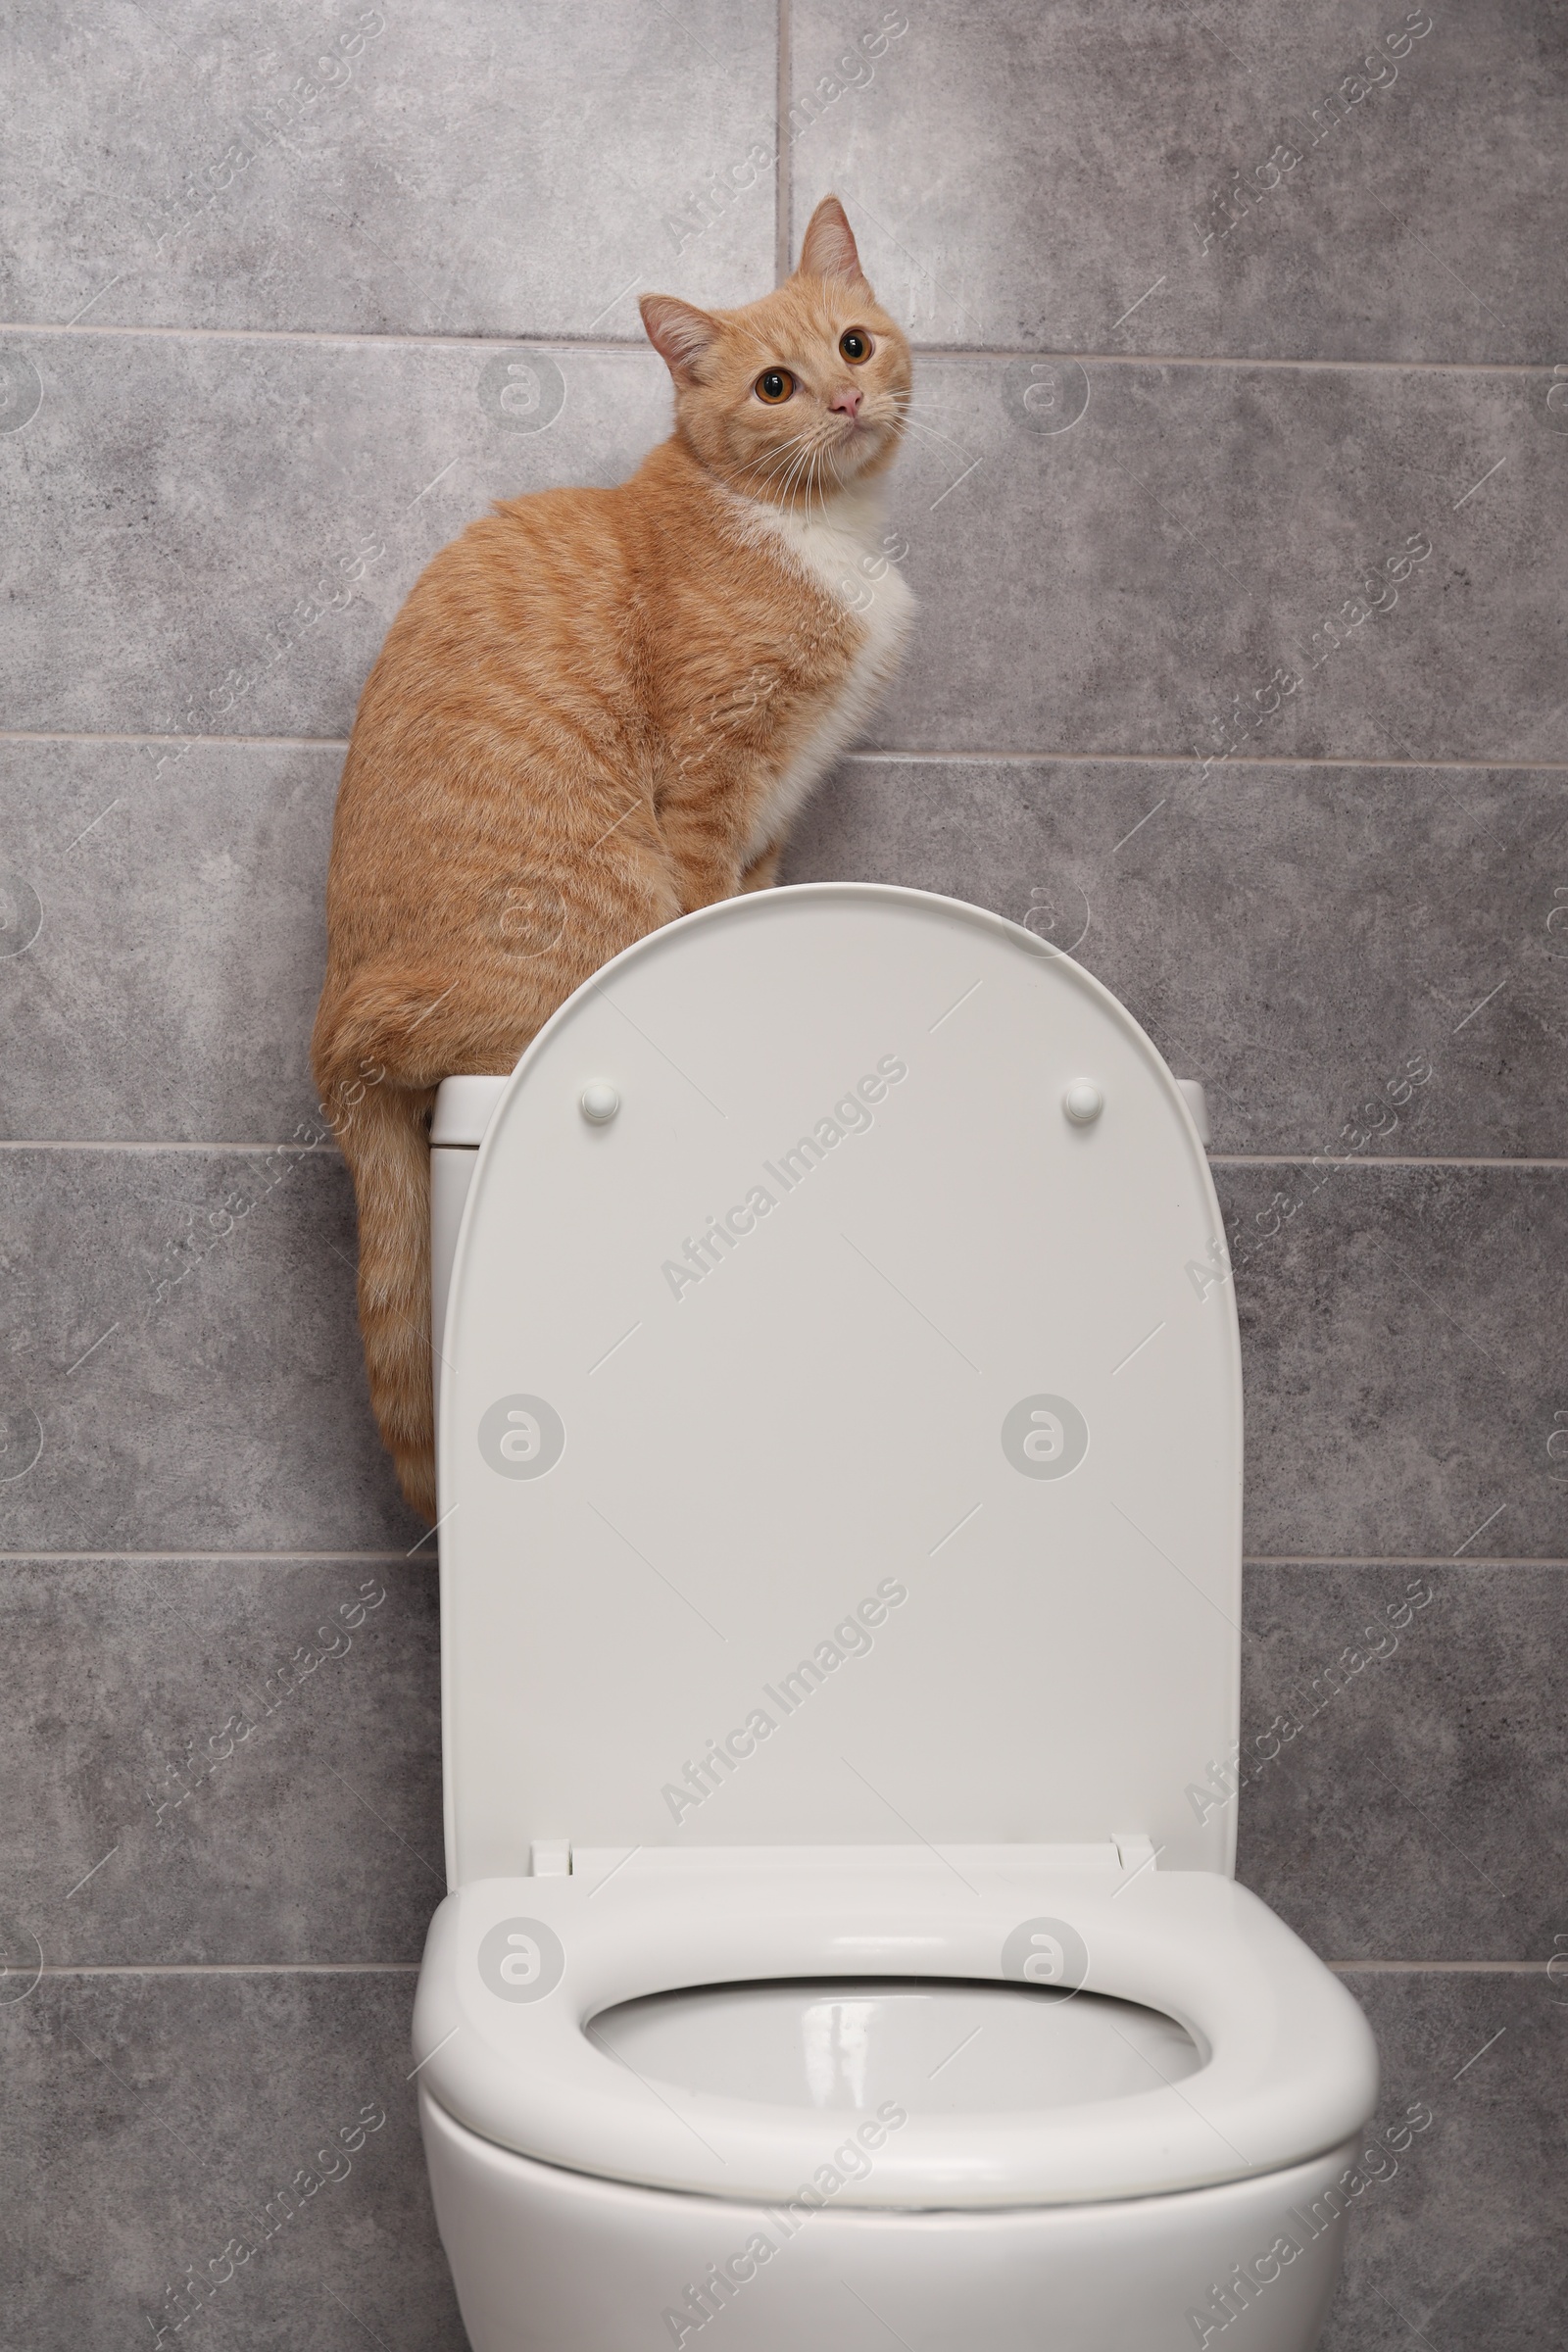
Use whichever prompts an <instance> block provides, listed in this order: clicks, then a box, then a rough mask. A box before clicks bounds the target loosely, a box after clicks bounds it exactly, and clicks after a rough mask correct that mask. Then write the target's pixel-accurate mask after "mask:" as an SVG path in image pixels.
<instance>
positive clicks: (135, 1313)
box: [0, 1144, 424, 1551]
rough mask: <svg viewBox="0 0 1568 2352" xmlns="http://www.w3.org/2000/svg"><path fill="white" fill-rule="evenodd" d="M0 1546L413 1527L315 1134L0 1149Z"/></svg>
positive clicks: (103, 1545) (343, 1204)
mask: <svg viewBox="0 0 1568 2352" xmlns="http://www.w3.org/2000/svg"><path fill="white" fill-rule="evenodd" d="M0 1267H3V1269H4V1277H5V1289H6V1305H7V1310H8V1311H7V1320H6V1327H5V1335H4V1342H5V1351H6V1352H5V1356H4V1373H3V1382H4V1388H5V1394H6V1405H5V1408H4V1412H3V1414H0V1427H3V1430H4V1446H3V1451H0V1461H3V1463H4V1466H5V1470H6V1474H7V1475H6V1480H5V1482H4V1483H3V1484H0V1551H32V1550H70V1551H107V1550H116V1549H125V1550H133V1551H158V1550H160V1549H163V1548H166V1547H167V1548H168V1549H171V1550H179V1551H240V1550H257V1551H271V1550H316V1551H336V1550H351V1551H359V1550H364V1549H368V1548H379V1547H384V1546H386V1547H390V1546H399V1547H406V1546H407V1545H409V1544H413V1543H415V1542H416V1541H417V1538H418V1537H420V1536H421V1535H422V1534H423V1533H424V1530H423V1528H422V1526H421V1525H420V1523H419V1522H418V1521H417V1519H415V1517H414V1516H413V1514H412V1513H411V1512H410V1511H408V1510H407V1509H406V1508H405V1506H404V1505H403V1504H402V1502H401V1501H399V1500H398V1498H397V1495H396V1491H395V1488H394V1485H393V1481H392V1475H391V1471H390V1469H389V1467H388V1466H387V1464H386V1461H385V1459H384V1457H383V1455H382V1452H381V1447H380V1445H379V1442H378V1440H377V1438H376V1435H375V1431H374V1427H373V1424H372V1423H371V1420H370V1416H369V1409H368V1403H367V1401H366V1394H365V1379H364V1373H363V1369H362V1366H361V1361H360V1350H359V1339H358V1333H357V1329H356V1323H355V1311H354V1267H355V1236H354V1211H353V1201H352V1196H351V1188H350V1185H349V1178H348V1171H347V1169H346V1168H345V1167H344V1166H343V1163H342V1161H341V1160H340V1159H339V1158H338V1156H337V1152H336V1149H335V1147H333V1146H332V1145H330V1144H327V1145H324V1146H322V1147H320V1148H318V1149H311V1148H310V1147H295V1148H294V1149H292V1150H289V1149H284V1148H279V1149H278V1150H276V1151H275V1152H270V1153H261V1152H253V1153H245V1154H240V1153H223V1152H212V1153H208V1152H156V1151H153V1152H149V1151H104V1152H100V1151H56V1152H48V1151H38V1152H35V1151H30V1150H26V1149H15V1150H10V1151H6V1152H0Z"/></svg>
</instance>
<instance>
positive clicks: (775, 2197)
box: [414, 1845, 1377, 2210]
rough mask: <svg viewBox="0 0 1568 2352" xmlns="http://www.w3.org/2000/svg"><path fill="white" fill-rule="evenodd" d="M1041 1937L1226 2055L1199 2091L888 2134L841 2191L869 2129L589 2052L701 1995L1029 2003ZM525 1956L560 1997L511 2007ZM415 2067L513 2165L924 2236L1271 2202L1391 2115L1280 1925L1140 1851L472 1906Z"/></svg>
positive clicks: (701, 1856) (565, 1891) (714, 1866)
mask: <svg viewBox="0 0 1568 2352" xmlns="http://www.w3.org/2000/svg"><path fill="white" fill-rule="evenodd" d="M1063 1926H1065V1927H1066V1929H1067V1930H1068V1935H1067V1936H1065V1937H1062V1936H1059V1934H1057V1932H1058V1931H1059V1930H1060V1929H1061V1928H1062V1927H1063ZM1022 1927H1044V1928H1049V1929H1050V1930H1051V1932H1052V1933H1053V1934H1056V1935H1057V1947H1058V1948H1059V1947H1061V1946H1066V1947H1067V1948H1068V1949H1069V1951H1070V1950H1071V1949H1072V1948H1074V1947H1073V1946H1072V1942H1071V1938H1072V1937H1073V1936H1077V1937H1078V1938H1079V1939H1081V1945H1082V1948H1083V1951H1084V1954H1085V1958H1084V1961H1083V1963H1082V1966H1081V1970H1075V1971H1074V1973H1081V1976H1082V1984H1083V1986H1084V1988H1085V1989H1087V1990H1089V1991H1092V1992H1099V1993H1105V1994H1109V1995H1112V1996H1116V1997H1119V1998H1121V1999H1123V2000H1127V2001H1133V2002H1137V2003H1140V2004H1141V2005H1143V2006H1144V2007H1146V2008H1150V2009H1153V2010H1156V2011H1160V2012H1163V2013H1164V2014H1165V2015H1166V2016H1169V2017H1171V2018H1174V2019H1175V2020H1176V2022H1177V2023H1178V2024H1179V2025H1180V2026H1182V2027H1183V2028H1184V2029H1185V2030H1186V2031H1187V2033H1188V2034H1190V2035H1191V2036H1192V2037H1193V2039H1194V2040H1195V2041H1196V2042H1197V2044H1198V2046H1199V2048H1200V2051H1201V2053H1202V2054H1203V2057H1204V2063H1203V2064H1201V2067H1200V2069H1199V2071H1198V2072H1197V2073H1196V2074H1191V2075H1189V2076H1188V2077H1187V2078H1186V2080H1185V2081H1183V2082H1180V2083H1179V2084H1178V2083H1169V2084H1166V2083H1156V2084H1155V2085H1153V2086H1152V2088H1151V2089H1150V2090H1149V2091H1148V2092H1147V2093H1138V2094H1134V2095H1122V2096H1113V2097H1107V2098H1103V2099H1100V2100H1096V2101H1086V2102H1081V2103H1079V2104H1076V2105H1069V2106H1057V2107H1053V2108H1026V2109H1013V2110H991V2111H987V2112H985V2113H983V2114H982V2113H975V2114H959V2115H937V2114H929V2113H928V2114H923V2115H922V2114H908V2115H907V2120H906V2121H904V2122H903V2123H902V2124H893V2125H888V2124H887V2121H886V2116H885V2114H884V2117H883V2125H884V2129H883V2131H882V2133H881V2136H880V2139H879V2140H878V2144H877V2145H876V2147H875V2150H874V2154H873V2155H872V2159H871V2162H870V2165H869V2170H868V2171H866V2172H865V2173H864V2174H863V2175H862V2176H861V2177H859V2178H858V2179H857V2178H850V2179H846V2180H842V2181H841V2182H840V2184H839V2185H838V2186H837V2187H829V2185H828V2181H827V2180H826V2179H824V2178H823V2169H824V2168H827V2170H828V2172H829V2173H830V2174H834V2173H837V2172H839V2171H840V2170H842V2169H843V2168H835V2167H833V2164H832V2157H833V2150H834V2147H835V2144H837V2145H839V2146H841V2147H842V2146H844V2145H845V2144H846V2143H847V2141H848V2140H849V2139H850V2138H851V2136H852V2135H853V2134H854V2132H855V2131H856V2127H857V2120H858V2119H857V2118H856V2117H855V2116H853V2115H848V2114H846V2113H844V2112H843V2111H842V2110H839V2111H838V2112H836V2113H813V2112H811V2111H810V2110H809V2109H803V2108H801V2107H798V2106H790V2105H785V2104H782V2103H773V2102H767V2101H762V2100H753V2099H746V2098H726V2097H719V2096H715V2095H711V2094H707V2093H693V2092H687V2091H684V2090H682V2089H680V2088H679V2087H678V2086H676V2085H674V2084H670V2083H655V2082H652V2081H650V2080H649V2079H648V2078H646V2077H643V2076H641V2075H638V2074H635V2073H633V2072H632V2071H631V2070H630V2068H629V2067H628V2066H627V2065H626V2064H624V2063H622V2062H621V2061H619V2060H617V2059H616V2058H615V2057H614V2056H613V2055H612V2054H611V2052H610V2051H609V2049H608V2047H607V2046H606V2045H605V2043H604V2042H603V2041H602V2040H599V2039H596V2038H595V2037H594V2035H593V2034H592V2032H591V2030H590V2029H591V2027H592V2024H593V2021H594V2019H595V2018H596V2017H597V2016H598V2015H599V2014H600V2013H602V2012H603V2011H606V2010H608V2009H611V2008H613V2007H615V2006H617V2005H618V2004H619V2003H621V2002H624V2001H630V2000H635V1999H637V1998H638V1997H640V1996H642V1995H646V1994H650V1993H655V1992H660V1991H664V1990H669V1989H673V1988H675V1987H680V1986H695V1985H723V1984H742V1983H754V1982H756V1981H758V1980H760V1979H782V1978H790V1979H831V1980H834V1981H839V1980H843V1979H845V1978H854V1977H876V1978H889V1977H917V1978H921V1979H925V1980H931V1979H933V1978H938V1979H940V1978H952V1979H965V1980H986V1979H990V1980H993V1981H995V1980H1000V1979H1003V1978H1004V1977H1005V1976H1014V1977H1015V1976H1017V1975H1018V1973H1019V1972H1018V1970H1017V1968H1016V1967H1015V1966H1008V1965H1007V1964H1006V1963H1005V1959H1004V1950H1005V1947H1007V1946H1008V1945H1009V1938H1013V1937H1014V1936H1015V1932H1016V1931H1017V1930H1019V1929H1020V1928H1022ZM537 1931H543V1933H542V1934H539V1933H537ZM508 1932H511V1933H512V1934H513V1935H514V1936H528V1937H529V1938H530V1941H529V1943H528V1945H527V1947H526V1948H527V1950H528V1953H529V1958H528V1962H527V1964H526V1965H527V1967H529V1968H532V1969H533V1970H534V1974H533V1977H532V1979H531V1981H529V1980H527V1979H526V1978H525V1981H524V1982H522V1983H521V1984H517V1985H514V1986H513V1988H512V1989H511V1990H510V1991H508V1990H503V1989H501V1987H500V1985H499V1983H498V1980H497V1978H496V1973H495V1971H496V1961H495V1953H496V1951H497V1949H498V1948H500V1945H504V1943H505V1940H506V1936H507V1934H508ZM498 1938H499V1939H500V1942H499V1944H498V1940H497V1939H498ZM487 1939H488V1944H487ZM1012 1948H1013V1949H1016V1945H1015V1944H1014V1946H1013V1947H1012ZM487 1952H488V1957H487ZM485 1970H488V1975H487V1974H486V1973H483V1972H484V1971H485ZM414 2039H415V2055H416V2058H417V2061H418V2065H417V2073H418V2075H419V2079H420V2081H421V2082H422V2083H423V2085H424V2087H425V2089H426V2090H427V2092H428V2093H429V2095H430V2096H431V2097H432V2098H433V2099H434V2100H435V2101H436V2103H437V2104H438V2105H439V2106H440V2107H441V2108H442V2109H443V2110H445V2111H446V2113H447V2114H448V2115H449V2116H451V2117H453V2118H455V2119H456V2120H457V2121H458V2122H459V2123H461V2124H463V2125H466V2127H467V2128H468V2129H469V2130H470V2131H474V2132H476V2133H478V2134H479V2135H480V2136H481V2137H483V2138H485V2139H487V2140H490V2141H492V2142H494V2143H497V2144H499V2145H500V2146H502V2147H506V2148H511V2149H514V2150H515V2151H517V2152H518V2153H520V2154H523V2155H527V2156H531V2157H534V2158H536V2159H539V2160H541V2161H543V2162H544V2163H547V2164H551V2165H556V2166H559V2167H563V2168H564V2169H566V2170H569V2171H573V2172H578V2173H583V2174H588V2175H591V2176H595V2177H597V2178H600V2179H604V2180H622V2181H629V2182H633V2183H638V2184H642V2185H647V2186H651V2187H661V2188H666V2189H679V2190H685V2191H688V2192H696V2193H699V2194H703V2195H708V2196H715V2197H727V2198H732V2199H734V2198H750V2199H760V2200H762V2201H763V2202H765V2203H770V2204H783V2203H786V2202H789V2201H790V2200H792V2199H794V2198H796V2197H797V2195H798V2194H799V2192H800V2191H801V2189H802V2188H803V2187H806V2188H808V2189H809V2188H810V2186H811V2184H812V2182H813V2180H817V2182H818V2187H817V2191H816V2193H817V2195H818V2196H821V2195H823V2194H824V2193H825V2194H826V2196H827V2197H828V2199H829V2200H830V2201H831V2202H832V2203H833V2204H834V2205H835V2206H844V2207H848V2206H870V2207H881V2208H894V2209H904V2210H909V2209H918V2208H933V2207H935V2208H944V2207H949V2208H951V2207H971V2208H973V2207H981V2208H997V2207H1006V2206H1028V2205H1064V2204H1077V2203H1090V2202H1104V2201H1108V2200H1114V2199H1121V2198H1132V2197H1145V2196H1152V2195H1156V2194H1159V2193H1161V2192H1168V2191H1172V2190H1179V2189H1187V2188H1198V2187H1202V2186H1207V2185H1210V2184H1213V2183H1219V2182H1224V2181H1234V2180H1250V2179H1253V2178H1256V2177H1258V2176H1261V2175H1265V2174H1267V2173H1269V2172H1274V2171H1281V2170H1284V2169H1286V2168H1288V2167H1290V2166H1292V2165H1295V2164H1298V2163H1300V2162H1302V2161H1304V2160H1306V2159H1307V2158H1310V2157H1313V2156H1316V2155H1318V2154H1320V2153H1322V2152H1324V2151H1326V2150H1329V2149H1332V2148H1335V2147H1336V2146H1339V2145H1340V2144H1341V2143H1343V2142H1344V2141H1345V2140H1346V2139H1347V2138H1348V2136H1349V2135H1350V2134H1351V2133H1353V2132H1354V2131H1357V2130H1358V2129H1359V2127H1360V2125H1361V2124H1362V2122H1363V2121H1364V2119H1365V2117H1366V2115H1367V2114H1368V2113H1369V2111H1370V2109H1371V2107H1372V2105H1373V2104H1374V2102H1375V2098H1376V2089H1377V2060H1376V2053H1375V2048H1374V2045H1373V2041H1372V2036H1371V2034H1370V2031H1369V2029H1368V2027H1367V2025H1366V2022H1365V2020H1364V2018H1363V2017H1362V2015H1361V2012H1360V2011H1359V2009H1358V2008H1357V2007H1356V2005H1355V2003H1354V2001H1353V2000H1352V1999H1351V1998H1350V1996H1349V1995H1348V1993H1347V1992H1346V1990H1345V1988H1344V1987H1343V1986H1342V1985H1340V1984H1339V1983H1338V1981H1337V1980H1336V1979H1335V1978H1334V1977H1333V1976H1332V1975H1331V1974H1330V1972H1329V1971H1328V1970H1327V1969H1326V1968H1325V1967H1324V1966H1323V1964H1322V1962H1321V1961H1319V1960H1318V1959H1317V1958H1316V1957H1315V1955H1314V1954H1313V1953H1311V1952H1310V1951H1309V1950H1308V1949H1307V1947H1306V1946H1305V1945H1304V1944H1302V1943H1301V1942H1300V1941H1299V1938H1298V1937H1297V1936H1295V1935H1293V1934H1292V1932H1291V1931H1290V1929H1288V1928H1287V1927H1286V1926H1285V1925H1284V1923H1283V1922H1282V1921H1281V1920H1279V1919H1278V1918H1276V1917H1275V1915H1274V1914H1273V1913H1272V1912H1271V1911H1270V1910H1269V1909H1268V1908H1267V1906H1266V1905H1265V1904H1263V1903H1261V1902H1260V1901H1259V1900H1258V1899H1257V1898H1256V1896H1254V1895H1252V1894H1251V1893H1250V1892H1249V1891H1248V1890H1247V1889H1246V1888H1245V1887H1238V1886H1236V1885H1235V1884H1234V1883H1233V1882H1231V1881H1229V1880H1227V1879H1224V1878H1222V1877H1220V1876H1218V1875H1217V1874H1214V1873H1210V1872H1198V1871H1194V1872H1185V1871H1184V1872H1170V1873H1162V1872H1160V1871H1159V1870H1158V1869H1157V1868H1152V1867H1150V1866H1149V1864H1148V1863H1147V1862H1145V1863H1144V1864H1143V1865H1142V1866H1141V1867H1136V1868H1129V1867H1126V1866H1124V1864H1123V1862H1122V1860H1121V1859H1120V1857H1119V1855H1118V1853H1117V1849H1116V1848H1115V1846H1114V1845H1107V1846H1105V1847H1103V1848H1098V1847H1096V1848H1071V1847H1059V1846H1058V1847H1041V1846H1031V1847H1023V1846H1018V1847H997V1846H993V1847H959V1846H952V1847H948V1848H947V1849H945V1851H944V1852H943V1853H938V1852H937V1851H936V1850H935V1849H934V1848H925V1847H909V1846H899V1847H817V1848H802V1847H772V1848H765V1849H763V1848H727V1849H726V1848H720V1847H706V1848H700V1849H688V1850H672V1849H660V1850H653V1851H650V1850H647V1849H643V1850H633V1851H632V1852H631V1853H630V1854H629V1855H628V1854H627V1853H626V1852H625V1850H624V1849H622V1850H620V1851H615V1850H607V1849H601V1850H588V1851H579V1852H578V1854H577V1855H576V1856H575V1858H574V1864H573V1872H572V1875H571V1876H569V1877H564V1878H527V1879H487V1880H479V1881H473V1882H470V1883H469V1884H468V1885H467V1886H466V1887H462V1888H460V1889H458V1890H457V1891H456V1892H454V1893H452V1894H450V1895H449V1896H448V1897H447V1899H446V1901H445V1902H444V1903H443V1904H442V1906H441V1908H440V1910H439V1911H438V1912H437V1914H436V1917H435V1920H434V1921H433V1923H432V1926H431V1931H430V1937H429V1942H428V1944H427V1946H426V1951H425V1959H424V1966H423V1969H422V1971H421V1975H420V1981H419V1992H418V1999H417V2007H416V2012H415V2026H414ZM864 2120H866V2121H867V2122H869V2121H870V2119H864ZM867 2144H868V2143H867Z"/></svg>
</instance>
